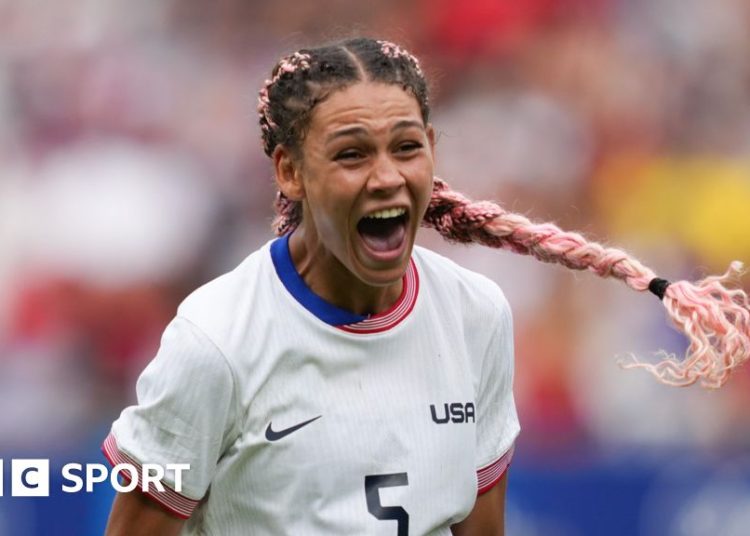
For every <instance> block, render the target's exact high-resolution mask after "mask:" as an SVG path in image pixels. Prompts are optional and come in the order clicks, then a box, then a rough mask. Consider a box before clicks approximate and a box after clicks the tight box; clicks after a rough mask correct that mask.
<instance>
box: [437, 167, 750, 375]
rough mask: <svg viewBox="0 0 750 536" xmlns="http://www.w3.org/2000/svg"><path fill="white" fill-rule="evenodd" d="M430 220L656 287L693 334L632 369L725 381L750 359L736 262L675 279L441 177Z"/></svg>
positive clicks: (449, 235)
mask: <svg viewBox="0 0 750 536" xmlns="http://www.w3.org/2000/svg"><path fill="white" fill-rule="evenodd" d="M423 225H424V226H426V227H432V228H434V229H436V230H437V231H438V232H439V233H440V234H441V235H442V236H443V237H444V238H446V239H447V240H449V241H453V242H463V243H467V242H477V243H480V244H484V245H486V246H490V247H493V248H499V249H506V250H510V251H513V252H514V253H520V254H523V255H531V256H533V257H535V258H536V259H539V260H540V261H543V262H549V263H557V264H562V265H563V266H565V267H567V268H571V269H574V270H591V271H592V272H594V273H596V274H597V275H599V276H600V277H613V278H615V279H620V280H622V281H623V282H625V284H627V285H628V286H629V287H630V288H632V289H634V290H637V291H641V292H642V291H645V290H650V291H651V292H653V293H654V294H656V295H657V296H659V297H660V299H662V303H663V304H664V306H665V307H666V309H667V314H668V316H669V318H670V319H671V321H672V323H673V324H674V325H675V326H676V327H677V328H678V329H679V330H680V331H682V332H683V333H684V334H685V335H686V336H687V338H688V341H689V343H690V344H689V347H688V349H687V350H686V352H685V356H684V359H682V360H678V359H677V358H676V357H675V356H670V355H667V356H666V357H665V358H664V359H662V360H661V361H660V362H658V363H656V364H651V363H643V362H640V361H638V360H637V359H636V358H635V357H634V356H633V357H632V358H631V361H629V362H624V363H622V366H624V367H625V368H643V369H646V370H648V371H649V372H651V373H652V374H653V375H654V376H656V378H657V379H658V380H659V381H661V382H662V383H665V384H668V385H673V386H687V385H691V384H694V383H695V382H697V381H700V383H701V385H702V386H704V387H708V388H718V387H721V386H722V385H723V384H724V383H725V382H726V381H727V379H728V378H729V376H730V374H731V372H732V371H733V370H734V369H736V368H737V367H738V366H740V365H741V364H743V363H744V362H746V361H747V360H748V359H750V302H749V301H748V296H747V294H746V293H745V292H743V291H742V290H740V289H731V288H728V287H727V286H726V284H727V283H729V282H730V281H731V280H732V279H734V278H736V277H737V276H738V275H740V274H741V272H742V263H740V262H738V261H734V262H733V263H731V265H730V266H729V269H728V270H727V271H726V272H725V273H724V274H723V275H720V276H710V277H707V278H705V279H703V280H701V281H698V282H696V283H691V282H689V281H676V282H673V283H669V282H668V281H666V280H664V279H660V278H657V277H656V274H655V273H654V272H653V270H651V269H650V268H648V267H646V266H644V265H643V264H641V263H640V262H639V261H638V260H637V259H635V258H633V257H632V256H630V255H629V254H627V253H626V252H624V251H622V250H620V249H616V248H608V247H605V246H602V245H601V244H598V243H596V242H590V241H588V240H586V239H585V238H584V237H583V236H582V235H580V234H578V233H573V232H567V231H563V230H561V229H560V228H559V227H557V226H556V225H554V224H552V223H534V222H531V221H530V220H529V219H528V218H526V217H525V216H523V215H521V214H514V213H511V212H507V211H505V210H504V209H503V208H502V207H500V206H499V205H497V204H496V203H493V202H489V201H478V202H475V201H471V200H469V199H468V198H466V197H465V196H464V195H462V194H460V193H458V192H455V191H453V190H451V189H450V188H449V187H448V185H447V184H446V183H445V182H444V181H442V180H440V179H438V178H435V180H434V186H433V193H432V199H431V201H430V204H429V206H428V208H427V212H426V214H425V216H424V219H423Z"/></svg>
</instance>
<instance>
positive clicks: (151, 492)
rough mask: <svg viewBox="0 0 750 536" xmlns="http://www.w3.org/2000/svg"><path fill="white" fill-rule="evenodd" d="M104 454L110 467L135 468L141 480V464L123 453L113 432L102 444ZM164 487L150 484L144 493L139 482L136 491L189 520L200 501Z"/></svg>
mask: <svg viewBox="0 0 750 536" xmlns="http://www.w3.org/2000/svg"><path fill="white" fill-rule="evenodd" d="M102 452H103V453H104V457H105V458H107V461H108V462H109V463H110V465H112V467H114V466H116V465H117V464H120V463H126V464H129V465H132V466H133V467H135V468H136V469H137V470H138V471H137V472H138V475H136V478H137V480H140V478H139V475H141V474H142V473H143V469H142V467H141V464H139V463H138V462H136V461H135V460H133V458H131V457H130V456H128V455H127V454H125V453H123V452H122V451H121V450H120V449H119V448H118V446H117V440H116V439H115V436H114V435H112V433H111V432H110V434H109V435H108V436H107V439H105V440H104V443H102ZM120 474H121V475H122V477H123V478H124V479H125V480H127V481H128V482H130V477H129V476H128V474H126V473H120ZM162 485H163V486H164V491H159V490H158V489H156V487H155V486H154V485H153V483H149V489H148V491H143V489H142V487H141V484H140V481H139V482H138V485H137V486H136V488H135V489H137V490H138V491H141V492H143V493H145V494H146V495H147V496H148V497H150V498H151V499H153V500H154V501H156V502H157V503H158V504H159V505H161V506H162V507H163V508H164V509H166V510H167V511H168V512H169V513H171V514H173V515H175V516H177V517H179V518H181V519H188V518H189V517H190V516H191V514H192V513H193V510H195V508H196V507H197V506H198V503H200V501H199V500H194V499H190V498H189V497H185V496H184V495H182V494H180V493H178V492H176V491H175V490H173V489H172V488H171V487H169V486H168V485H167V484H166V483H164V482H162Z"/></svg>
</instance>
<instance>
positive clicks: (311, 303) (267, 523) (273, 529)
mask: <svg viewBox="0 0 750 536" xmlns="http://www.w3.org/2000/svg"><path fill="white" fill-rule="evenodd" d="M258 111H259V115H260V124H261V129H262V135H263V143H264V148H265V152H266V154H268V156H269V157H271V159H272V161H273V166H274V170H275V177H276V182H277V184H278V188H279V194H278V198H277V203H276V209H277V219H276V222H275V230H276V232H277V234H278V235H279V238H276V239H275V240H273V241H271V242H269V243H268V244H266V245H265V246H263V247H262V248H261V249H259V250H258V251H256V252H254V253H253V254H251V255H250V256H249V257H248V258H247V259H246V260H245V261H244V262H243V263H242V264H240V266H238V267H237V268H236V269H235V270H233V271H232V272H230V273H228V274H225V275H224V276H221V277H220V278H218V279H216V280H214V281H213V282H211V283H208V284H207V285H205V286H204V287H202V288H200V289H198V290H197V291H195V292H194V293H193V294H191V295H190V296H189V297H188V298H187V299H186V300H185V301H184V302H183V303H182V304H181V306H180V308H179V310H178V313H177V317H176V318H175V319H174V321H173V322H172V323H171V324H170V326H169V327H168V328H167V330H166V332H165V333H164V337H163V339H162V345H161V348H160V350H159V352H158V354H157V356H156V358H155V359H154V360H153V361H152V362H151V363H150V364H149V366H148V367H147V368H146V369H145V371H144V372H143V374H142V376H141V378H140V379H139V381H138V386H137V391H138V404H137V405H136V406H133V407H130V408H127V409H126V410H125V411H124V412H123V413H122V415H121V417H120V418H119V419H118V420H117V421H116V422H115V423H114V425H113V427H112V432H111V434H110V435H109V437H108V438H107V439H106V440H105V442H104V445H103V450H104V452H105V455H106V456H107V457H108V458H109V460H110V462H112V463H113V464H117V463H130V464H134V465H142V464H146V463H151V464H160V465H161V466H166V465H167V464H174V463H186V464H189V465H190V469H189V470H188V471H186V472H185V473H184V474H180V475H177V474H176V473H174V472H173V471H172V472H170V471H168V472H167V474H166V476H165V477H164V478H163V484H164V486H165V491H159V490H158V489H157V488H158V486H157V485H156V484H154V483H152V484H150V485H149V486H147V490H146V492H145V493H137V492H134V493H121V494H119V495H118V496H117V498H116V500H115V503H114V506H113V510H112V514H111V517H110V523H109V526H108V532H107V533H108V534H110V535H125V534H127V535H139V534H144V535H145V534H149V535H151V534H160V535H161V534H164V535H167V534H217V535H218V534H221V535H233V534H237V535H245V534H273V535H281V534H294V535H297V534H304V535H308V534H310V535H315V534H325V535H332V534H341V535H352V534H395V535H399V536H402V535H406V534H413V535H423V534H433V535H441V534H444V535H448V534H477V535H498V534H503V532H504V530H503V517H504V516H503V512H504V502H505V489H506V479H507V467H508V464H509V462H510V459H511V456H512V453H513V444H514V441H515V439H516V436H517V435H518V432H519V424H518V419H517V416H516V410H515V405H514V401H513V394H512V379H513V343H512V327H511V316H510V311H509V308H508V304H507V302H506V301H505V298H504V297H503V294H502V292H501V291H500V289H499V288H497V286H496V285H495V284H494V283H492V282H490V281H489V280H488V279H486V278H485V277H482V276H480V275H478V274H475V273H472V272H469V271H468V270H465V269H463V268H461V267H459V266H457V265H455V264H454V263H452V262H451V261H448V260H447V259H445V258H442V257H440V256H438V255H437V254H435V253H432V252H430V251H427V250H425V249H422V248H419V247H416V246H414V240H415V236H416V233H417V230H418V228H419V226H420V225H422V224H424V225H430V226H433V227H435V228H436V229H438V231H440V232H441V233H442V234H443V235H444V236H445V237H446V238H448V239H450V240H456V241H476V242H481V243H483V244H486V245H490V246H493V247H500V248H505V249H510V250H513V251H516V252H519V253H525V254H532V255H534V256H536V257H537V258H540V259H541V260H544V261H547V262H559V263H562V264H564V265H566V266H569V267H571V268H576V269H583V268H590V269H592V270H594V271H595V272H597V273H598V274H600V275H602V276H613V277H616V278H619V279H623V280H624V281H625V282H626V283H627V284H629V285H630V286H631V287H633V288H634V289H636V290H646V289H650V290H652V291H653V292H654V293H656V294H657V295H659V296H660V297H661V298H663V300H664V303H665V305H666V306H667V309H668V310H669V312H670V314H672V316H673V318H674V319H675V320H676V321H677V322H678V324H680V323H681V324H680V325H682V326H683V327H684V328H685V330H686V331H687V333H688V336H689V337H690V338H691V342H692V343H693V345H692V346H691V350H690V353H689V355H688V358H687V359H686V360H684V361H682V362H680V361H677V360H674V359H671V360H667V361H665V362H663V363H660V364H658V365H656V366H653V365H647V364H641V363H634V364H633V365H636V366H644V367H646V368H649V370H651V371H652V372H654V373H655V374H656V375H657V376H658V377H659V378H660V379H662V380H663V381H666V382H671V383H677V384H680V383H682V384H688V383H692V382H695V381H696V380H699V379H700V380H701V381H703V382H704V383H706V384H708V385H720V384H721V383H722V382H723V381H725V379H726V376H727V375H728V374H729V371H730V370H731V369H732V367H734V366H736V365H738V364H739V363H741V362H742V361H744V360H746V359H747V357H748V353H750V343H748V332H749V331H750V330H748V325H749V324H750V321H749V320H748V316H750V315H749V314H748V312H747V309H748V308H747V297H746V296H745V295H744V294H742V293H741V292H739V291H730V290H727V289H725V288H724V286H723V284H722V282H723V279H722V278H709V279H707V280H705V281H703V282H700V283H699V284H697V285H691V284H690V283H687V282H682V281H681V282H676V283H673V284H671V285H670V284H669V283H668V282H666V281H664V280H662V279H658V278H655V276H654V274H653V272H651V271H650V270H649V269H648V268H645V267H644V266H642V265H641V264H640V263H639V262H638V261H636V260H635V259H632V258H630V257H628V256H627V255H626V254H625V253H623V252H621V251H619V250H614V249H606V248H603V247H602V246H600V245H598V244H593V243H588V242H586V241H585V240H584V239H583V238H582V237H581V236H580V235H577V234H574V233H565V232H563V231H561V230H560V229H558V228H557V227H555V226H554V225H551V224H542V225H536V224H533V223H531V222H529V221H528V220H527V219H526V218H524V217H522V216H519V215H516V214H510V213H507V212H505V211H504V210H503V209H502V208H501V207H499V206H498V205H496V204H494V203H489V202H479V203H472V202H470V201H469V200H468V199H466V198H465V197H463V196H461V195H460V194H458V193H456V192H453V191H451V190H450V189H449V188H448V186H447V185H446V184H445V183H444V182H442V181H440V180H439V179H436V178H434V177H433V156H434V139H435V137H434V131H433V128H432V126H431V125H430V123H429V106H428V99H427V89H426V84H425V79H424V77H423V75H422V72H421V69H420V66H419V63H418V61H417V60H416V58H414V57H413V56H412V55H411V54H409V53H408V52H406V51H405V50H404V49H402V48H400V47H399V46H397V45H394V44H392V43H388V42H384V41H376V40H370V39H361V38H360V39H353V40H348V41H344V42H342V43H338V44H334V45H331V46H324V47H320V48H314V49H303V50H300V51H299V52H295V53H294V54H292V55H290V56H287V57H285V58H283V59H282V60H281V61H280V62H279V63H278V64H277V65H276V67H275V68H274V70H273V73H272V78H271V79H270V80H268V81H267V82H266V85H265V87H264V88H263V89H262V90H261V92H260V98H259V107H258ZM736 269H738V267H733V270H734V271H736ZM728 275H731V274H727V276H728ZM706 295H712V296H713V298H714V299H713V301H712V302H710V303H709V301H708V299H707V298H706ZM686 319H687V320H686ZM178 477H179V478H178ZM139 484H140V483H139Z"/></svg>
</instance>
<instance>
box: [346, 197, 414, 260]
mask: <svg viewBox="0 0 750 536" xmlns="http://www.w3.org/2000/svg"><path fill="white" fill-rule="evenodd" d="M408 220H409V213H408V212H407V211H406V209H405V208H388V209H384V210H378V211H377V212H372V213H370V214H368V215H367V216H365V217H364V218H362V219H361V220H359V223H357V231H359V235H360V236H361V237H362V241H363V242H364V243H365V245H366V246H367V247H368V249H370V250H371V251H373V252H375V253H388V252H391V251H395V250H398V249H400V248H401V246H402V245H403V243H404V238H405V237H406V223H407V221H408Z"/></svg>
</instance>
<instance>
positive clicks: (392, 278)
mask: <svg viewBox="0 0 750 536" xmlns="http://www.w3.org/2000/svg"><path fill="white" fill-rule="evenodd" d="M433 150H434V134H433V131H432V127H430V126H428V125H425V124H424V123H423V121H422V116H421V113H420V110H419V105H418V103H417V101H416V99H415V98H414V97H413V96H412V95H411V94H410V93H407V92H406V91H404V90H403V89H402V88H401V87H399V86H396V85H390V84H381V83H370V82H361V83H357V84H355V85H352V86H349V87H347V88H345V89H342V90H339V91H336V92H334V93H333V94H331V95H330V96H329V97H328V98H327V99H326V100H325V101H323V102H321V103H320V104H318V105H317V106H316V108H315V109H314V110H313V113H312V117H311V121H310V126H309V130H308V132H307V134H306V136H305V139H304V141H303V144H302V158H301V160H300V161H299V162H298V163H297V164H296V167H295V168H294V172H293V175H294V178H293V180H291V181H287V184H286V185H284V184H282V183H281V182H282V181H280V186H281V187H282V191H284V193H285V194H287V196H288V197H290V198H292V199H297V200H301V201H303V208H304V212H303V214H304V215H303V222H302V226H301V228H302V229H303V233H304V236H305V241H306V242H307V243H309V244H313V245H314V254H313V258H312V259H311V260H312V264H313V265H314V264H316V263H317V264H318V265H319V266H320V267H324V268H329V269H332V270H330V273H336V270H335V267H334V266H332V264H336V263H338V264H339V265H340V266H342V267H343V268H345V269H346V270H347V271H348V272H349V273H351V274H353V275H354V276H356V278H357V279H358V280H360V281H361V282H363V283H365V284H366V285H370V286H386V285H391V284H393V283H395V282H398V281H400V278H401V276H402V275H403V273H404V271H405V270H406V268H407V266H408V262H409V258H410V256H411V251H412V248H413V246H414V240H415V237H416V233H417V229H418V228H419V224H420V221H421V220H422V217H423V215H424V212H425V210H426V209H427V204H428V202H429V200H430V194H431V192H432V177H433ZM277 175H278V173H277ZM285 187H286V190H285V189H284V188H285Z"/></svg>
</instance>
